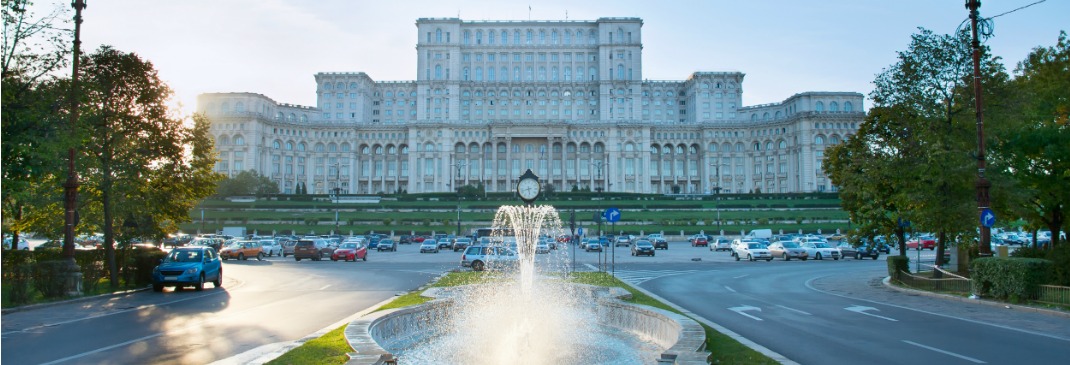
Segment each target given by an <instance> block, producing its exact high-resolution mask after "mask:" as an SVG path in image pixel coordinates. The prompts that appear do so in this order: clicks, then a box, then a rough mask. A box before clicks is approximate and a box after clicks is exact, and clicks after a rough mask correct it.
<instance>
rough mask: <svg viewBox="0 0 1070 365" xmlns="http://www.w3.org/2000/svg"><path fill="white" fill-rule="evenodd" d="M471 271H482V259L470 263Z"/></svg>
mask: <svg viewBox="0 0 1070 365" xmlns="http://www.w3.org/2000/svg"><path fill="white" fill-rule="evenodd" d="M472 270H473V271H483V261H476V262H473V263H472Z"/></svg>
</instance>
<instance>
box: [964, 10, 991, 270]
mask: <svg viewBox="0 0 1070 365" xmlns="http://www.w3.org/2000/svg"><path fill="white" fill-rule="evenodd" d="M980 7H981V1H980V0H966V8H967V9H970V24H971V27H972V30H971V33H973V41H972V42H971V47H972V48H973V92H974V99H975V100H974V109H975V114H977V183H976V187H977V212H978V213H979V214H980V213H983V212H984V211H985V210H986V209H988V205H989V199H988V188H989V187H990V186H992V183H990V182H988V180H987V179H985V122H984V112H983V107H982V104H981V43H980V41H978V40H977V19H978V17H979V14H978V12H977V8H980ZM979 228H980V232H981V237H980V242H979V243H978V247H977V251H978V254H979V255H980V256H982V257H984V256H992V247H991V246H990V244H991V240H992V229H991V228H990V227H986V226H985V224H984V222H981V225H980V227H979Z"/></svg>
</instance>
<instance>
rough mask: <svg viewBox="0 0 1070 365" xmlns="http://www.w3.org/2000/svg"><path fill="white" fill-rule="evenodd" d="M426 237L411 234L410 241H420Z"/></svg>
mask: <svg viewBox="0 0 1070 365" xmlns="http://www.w3.org/2000/svg"><path fill="white" fill-rule="evenodd" d="M425 239H427V237H424V236H412V243H422V242H423V241H424V240H425Z"/></svg>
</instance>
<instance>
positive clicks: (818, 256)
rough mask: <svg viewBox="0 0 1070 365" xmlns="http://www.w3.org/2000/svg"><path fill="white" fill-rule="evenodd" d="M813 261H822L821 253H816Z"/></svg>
mask: <svg viewBox="0 0 1070 365" xmlns="http://www.w3.org/2000/svg"><path fill="white" fill-rule="evenodd" d="M814 259H817V260H823V259H822V258H821V253H820V252H818V253H817V256H814Z"/></svg>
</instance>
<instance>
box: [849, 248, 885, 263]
mask: <svg viewBox="0 0 1070 365" xmlns="http://www.w3.org/2000/svg"><path fill="white" fill-rule="evenodd" d="M880 256H881V252H880V248H879V246H878V245H862V246H858V248H857V249H855V255H854V257H855V260H861V259H863V258H866V257H869V258H872V259H874V260H876V259H877V258H878V257H880Z"/></svg>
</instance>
